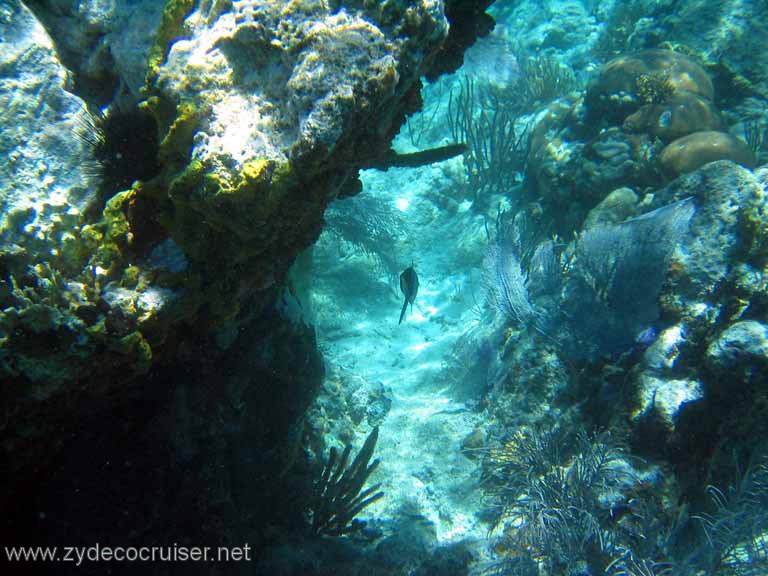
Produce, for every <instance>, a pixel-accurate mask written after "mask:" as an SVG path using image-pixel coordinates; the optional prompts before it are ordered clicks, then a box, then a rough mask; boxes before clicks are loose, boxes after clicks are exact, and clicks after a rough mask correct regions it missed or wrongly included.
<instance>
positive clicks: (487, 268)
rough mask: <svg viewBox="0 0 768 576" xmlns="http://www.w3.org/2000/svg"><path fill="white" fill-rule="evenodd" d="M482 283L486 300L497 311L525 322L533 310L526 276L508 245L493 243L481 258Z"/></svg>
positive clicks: (529, 319) (526, 322) (517, 320)
mask: <svg viewBox="0 0 768 576" xmlns="http://www.w3.org/2000/svg"><path fill="white" fill-rule="evenodd" d="M483 284H484V285H485V289H486V292H487V294H488V300H489V301H490V303H491V305H492V306H493V308H494V309H495V310H497V311H498V312H499V313H500V314H502V315H504V316H507V317H509V318H512V319H513V320H514V321H516V322H517V323H518V324H521V325H527V324H529V323H530V322H531V320H533V319H534V317H535V315H536V311H535V309H534V307H533V305H532V304H531V301H530V299H529V296H528V276H527V274H526V273H525V272H524V271H523V269H522V267H521V265H520V260H519V259H518V258H517V256H516V254H515V252H514V250H513V248H512V247H511V246H509V245H506V246H505V245H504V244H495V245H493V246H491V247H490V248H489V249H488V254H487V255H486V256H485V260H484V261H483Z"/></svg>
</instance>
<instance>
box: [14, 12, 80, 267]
mask: <svg viewBox="0 0 768 576" xmlns="http://www.w3.org/2000/svg"><path fill="white" fill-rule="evenodd" d="M66 84H67V70H66V68H64V66H63V65H62V64H61V62H60V60H59V57H58V55H57V53H56V50H55V48H54V45H53V42H52V41H51V39H50V37H49V36H48V35H47V34H46V32H45V30H44V29H43V27H42V26H41V25H40V23H39V22H37V20H35V18H34V16H33V15H32V13H31V12H30V11H29V10H27V8H26V7H25V6H24V5H23V4H22V3H21V2H19V1H18V0H10V2H5V3H3V5H2V6H0V114H2V118H0V125H2V126H3V133H2V137H0V157H2V158H3V159H4V161H3V162H1V163H0V250H2V251H5V250H7V249H8V248H9V247H10V246H11V245H14V244H18V245H21V246H24V247H25V249H26V250H27V251H28V252H33V253H28V254H27V258H29V259H30V260H31V261H38V260H37V259H36V258H35V253H40V254H46V253H48V252H49V251H51V250H53V251H56V250H57V249H58V248H59V247H60V243H61V242H62V240H63V239H64V237H65V235H66V234H67V233H71V231H72V229H73V228H74V227H75V226H76V225H77V223H78V221H79V219H80V215H81V213H82V212H83V211H84V210H85V208H86V206H87V205H88V203H89V202H90V201H91V200H92V198H93V195H94V191H93V189H92V187H91V186H90V184H91V183H90V182H89V179H88V177H87V175H86V174H85V173H84V172H83V171H80V170H73V169H72V167H73V166H83V165H86V166H87V165H88V164H89V162H92V157H91V156H90V153H89V150H88V146H87V145H86V143H85V142H82V141H80V140H78V139H77V138H73V137H72V136H73V134H74V133H75V129H76V128H77V126H78V119H79V118H80V115H81V114H84V113H85V109H84V106H83V102H82V101H81V100H80V99H79V98H78V97H77V96H74V95H73V94H72V93H71V92H69V91H67V90H66ZM42 258H43V259H46V260H49V259H50V258H51V255H50V254H48V255H47V256H45V257H42Z"/></svg>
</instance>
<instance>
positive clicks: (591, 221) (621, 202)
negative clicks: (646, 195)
mask: <svg viewBox="0 0 768 576" xmlns="http://www.w3.org/2000/svg"><path fill="white" fill-rule="evenodd" d="M637 203H638V197H637V194H635V192H634V190H632V189H631V188H617V189H616V190H614V191H613V192H611V193H610V194H608V196H606V197H605V198H604V199H603V200H602V201H601V202H600V204H598V205H597V206H595V207H594V208H592V210H590V211H589V214H587V218H586V219H585V220H584V229H585V230H586V229H587V228H593V227H595V226H599V225H601V224H618V223H619V222H622V221H624V220H626V219H627V218H631V217H632V216H634V215H635V214H636V211H637Z"/></svg>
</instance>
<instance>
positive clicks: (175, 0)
mask: <svg viewBox="0 0 768 576" xmlns="http://www.w3.org/2000/svg"><path fill="white" fill-rule="evenodd" d="M195 4H196V0H169V1H168V3H167V4H166V5H165V9H164V10H163V16H162V20H161V21H160V26H159V28H158V29H157V33H156V34H155V42H154V44H153V45H152V47H151V48H150V49H149V55H148V57H147V84H151V83H152V81H153V80H154V79H155V78H156V77H157V71H158V68H160V66H161V65H162V64H163V62H165V58H166V55H167V54H168V50H169V49H170V46H171V43H172V42H173V41H174V40H175V39H176V38H178V37H179V35H180V33H181V29H182V24H183V23H184V19H185V18H186V17H187V16H188V15H189V13H190V12H191V11H192V9H193V8H194V7H195Z"/></svg>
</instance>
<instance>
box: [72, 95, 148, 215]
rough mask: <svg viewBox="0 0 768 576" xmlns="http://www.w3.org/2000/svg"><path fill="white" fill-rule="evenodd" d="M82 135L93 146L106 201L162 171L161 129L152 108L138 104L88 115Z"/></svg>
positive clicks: (102, 191)
mask: <svg viewBox="0 0 768 576" xmlns="http://www.w3.org/2000/svg"><path fill="white" fill-rule="evenodd" d="M79 136H80V138H81V139H82V140H83V141H84V142H86V143H87V144H88V145H89V146H91V148H92V150H93V157H94V159H95V161H96V165H95V166H94V167H93V175H94V176H96V177H97V178H98V181H99V197H100V199H101V201H102V203H103V202H105V201H106V200H108V199H109V198H110V197H111V196H112V195H114V194H115V193H116V192H119V191H120V190H125V189H127V188H130V186H131V184H133V182H134V181H136V180H149V179H150V178H152V177H154V176H156V175H157V174H158V172H159V171H160V164H159V162H158V159H157V153H158V147H159V145H158V130H157V122H156V121H155V118H154V117H153V116H152V114H150V113H149V112H147V111H145V110H141V109H139V108H134V109H131V110H128V111H123V110H116V111H109V112H107V113H101V112H99V113H96V114H93V115H86V116H85V117H84V118H83V121H82V122H81V127H80V130H79Z"/></svg>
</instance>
